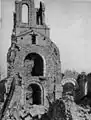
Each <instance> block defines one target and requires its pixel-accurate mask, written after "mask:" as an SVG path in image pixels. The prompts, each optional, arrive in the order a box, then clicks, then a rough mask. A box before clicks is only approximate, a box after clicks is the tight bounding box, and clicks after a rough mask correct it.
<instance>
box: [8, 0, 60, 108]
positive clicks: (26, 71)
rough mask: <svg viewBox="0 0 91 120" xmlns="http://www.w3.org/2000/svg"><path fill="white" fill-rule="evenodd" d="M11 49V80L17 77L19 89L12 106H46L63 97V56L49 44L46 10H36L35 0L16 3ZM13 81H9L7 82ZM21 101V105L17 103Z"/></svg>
mask: <svg viewBox="0 0 91 120" xmlns="http://www.w3.org/2000/svg"><path fill="white" fill-rule="evenodd" d="M13 18H14V26H13V32H12V36H11V46H10V48H9V50H8V54H7V63H8V71H7V72H8V73H7V75H8V77H9V78H11V77H12V76H13V77H15V80H16V87H15V91H14V94H13V97H12V100H11V101H12V102H11V103H10V106H12V104H14V102H17V103H18V104H19V105H20V104H21V103H22V104H21V105H23V106H28V107H29V106H31V105H32V106H33V105H35V104H36V105H43V106H46V107H48V99H47V98H49V100H50V101H53V100H54V99H56V98H57V96H59V97H60V92H61V91H60V89H57V87H56V86H57V85H59V84H60V82H61V62H60V53H59V49H58V48H57V46H56V45H55V44H54V43H53V42H52V41H51V40H50V35H49V32H50V29H49V28H48V26H47V25H46V24H45V6H44V3H42V2H40V7H39V8H35V5H34V0H21V1H18V0H17V1H15V12H14V17H13ZM8 81H10V79H9V80H8ZM17 100H18V101H17Z"/></svg>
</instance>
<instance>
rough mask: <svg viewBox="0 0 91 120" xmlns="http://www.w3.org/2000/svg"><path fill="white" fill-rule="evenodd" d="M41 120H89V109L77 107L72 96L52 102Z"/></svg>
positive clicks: (90, 116)
mask: <svg viewBox="0 0 91 120" xmlns="http://www.w3.org/2000/svg"><path fill="white" fill-rule="evenodd" d="M41 120H91V108H90V107H89V106H85V107H82V106H79V105H77V104H76V103H75V102H74V100H73V97H72V96H66V97H65V98H63V99H59V100H56V101H55V102H53V103H52V104H51V105H50V107H49V110H48V112H47V113H46V114H44V115H43V116H42V117H41Z"/></svg>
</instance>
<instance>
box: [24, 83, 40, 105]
mask: <svg viewBox="0 0 91 120" xmlns="http://www.w3.org/2000/svg"><path fill="white" fill-rule="evenodd" d="M27 89H28V91H30V95H28V96H31V97H32V104H36V105H40V104H41V88H40V86H39V85H38V84H35V83H32V84H30V85H29V86H28V88H27ZM28 94H29V92H28ZM28 98H29V97H27V96H26V100H29V99H28ZM30 99H31V98H30ZM30 102H31V101H30Z"/></svg>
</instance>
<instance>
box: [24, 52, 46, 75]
mask: <svg viewBox="0 0 91 120" xmlns="http://www.w3.org/2000/svg"><path fill="white" fill-rule="evenodd" d="M24 66H25V67H26V68H27V71H28V74H31V76H43V72H44V71H43V70H44V64H43V59H42V57H41V56H40V55H39V54H37V53H30V54H28V55H27V56H26V58H25V61H24Z"/></svg>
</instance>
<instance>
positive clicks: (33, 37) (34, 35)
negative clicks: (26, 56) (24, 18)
mask: <svg viewBox="0 0 91 120" xmlns="http://www.w3.org/2000/svg"><path fill="white" fill-rule="evenodd" d="M30 35H31V36H32V44H36V36H38V35H37V34H35V33H34V31H33V32H32V34H30Z"/></svg>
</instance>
